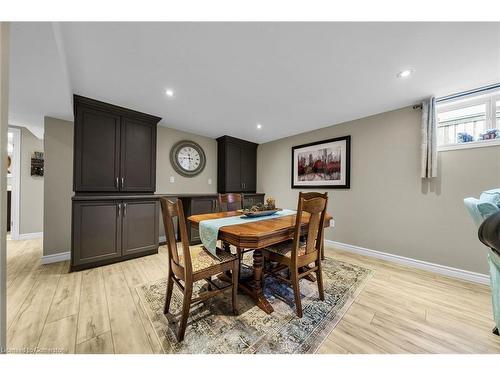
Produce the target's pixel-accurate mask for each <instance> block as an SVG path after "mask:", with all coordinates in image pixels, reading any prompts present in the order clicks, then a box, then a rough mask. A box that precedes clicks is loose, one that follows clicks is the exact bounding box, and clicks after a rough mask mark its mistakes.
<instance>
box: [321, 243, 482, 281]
mask: <svg viewBox="0 0 500 375" xmlns="http://www.w3.org/2000/svg"><path fill="white" fill-rule="evenodd" d="M325 242H326V243H327V244H328V245H331V246H333V247H335V248H336V249H339V250H344V251H348V252H351V253H356V254H360V255H364V256H368V257H372V258H377V259H382V260H386V261H388V262H393V263H398V264H402V265H405V266H409V267H414V268H418V269H421V270H425V271H429V272H434V273H437V274H439V275H443V276H449V277H454V278H456V279H461V280H466V281H471V282H473V283H479V284H485V285H490V276H489V275H485V274H482V273H477V272H472V271H467V270H462V269H459V268H453V267H448V266H443V265H441V264H436V263H430V262H425V261H423V260H418V259H412V258H407V257H403V256H401V255H395V254H389V253H384V252H382V251H377V250H371V249H366V248H364V247H360V246H355V245H350V244H346V243H342V242H337V241H331V240H325Z"/></svg>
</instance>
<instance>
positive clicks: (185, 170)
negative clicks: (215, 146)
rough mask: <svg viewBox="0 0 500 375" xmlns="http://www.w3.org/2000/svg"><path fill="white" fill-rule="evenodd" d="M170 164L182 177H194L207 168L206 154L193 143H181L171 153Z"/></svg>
mask: <svg viewBox="0 0 500 375" xmlns="http://www.w3.org/2000/svg"><path fill="white" fill-rule="evenodd" d="M170 162H171V163H172V166H173V167H174V169H175V170H176V171H177V173H179V174H180V175H182V176H185V177H194V176H196V175H198V174H200V173H201V171H203V168H205V153H204V152H203V149H202V148H201V146H200V145H199V144H197V143H195V142H193V141H180V142H177V143H176V144H175V145H174V146H173V147H172V150H171V151H170Z"/></svg>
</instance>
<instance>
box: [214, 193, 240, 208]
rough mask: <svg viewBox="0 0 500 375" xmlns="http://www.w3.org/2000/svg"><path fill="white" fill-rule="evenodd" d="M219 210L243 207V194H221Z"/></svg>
mask: <svg viewBox="0 0 500 375" xmlns="http://www.w3.org/2000/svg"><path fill="white" fill-rule="evenodd" d="M218 200H219V211H221V212H223V211H236V210H241V209H242V208H243V196H242V195H241V194H237V193H227V194H219V197H218Z"/></svg>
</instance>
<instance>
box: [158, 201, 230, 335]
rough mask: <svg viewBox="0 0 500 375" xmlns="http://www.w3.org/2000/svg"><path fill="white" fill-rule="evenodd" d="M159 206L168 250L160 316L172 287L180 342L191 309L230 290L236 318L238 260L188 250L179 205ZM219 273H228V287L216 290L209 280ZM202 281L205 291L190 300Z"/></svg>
mask: <svg viewBox="0 0 500 375" xmlns="http://www.w3.org/2000/svg"><path fill="white" fill-rule="evenodd" d="M160 202H161V209H162V216H163V225H164V226H165V234H166V237H167V247H168V276H167V293H166V297H165V308H164V314H167V313H168V312H169V309H170V301H171V299H172V292H173V288H174V283H175V284H177V286H178V287H179V289H180V290H181V291H182V293H183V302H182V311H181V318H180V322H179V330H178V332H177V340H178V341H179V342H181V341H182V340H183V339H184V334H185V332H186V327H187V320H188V316H189V309H190V307H191V305H193V304H197V303H200V302H203V301H205V300H207V299H209V298H212V297H215V296H216V295H218V294H220V293H223V292H225V291H226V290H228V289H232V311H233V314H235V315H236V314H237V291H238V258H237V257H236V256H235V255H232V254H231V253H229V252H227V251H224V250H222V249H219V248H217V251H216V253H217V256H218V258H217V257H215V256H214V255H212V254H211V253H210V252H209V251H208V250H207V249H205V248H204V247H203V246H198V247H191V248H189V240H188V234H187V229H186V221H185V219H184V210H183V207H182V201H181V200H180V199H178V200H177V201H176V202H172V201H170V200H168V199H167V198H160ZM176 217H177V219H178V225H179V230H180V235H181V241H180V247H181V249H182V253H179V248H178V246H177V243H176V241H175V234H174V233H175V232H174V218H176ZM223 272H230V273H231V275H232V277H231V283H229V284H228V285H226V286H223V287H219V286H218V285H217V284H215V283H214V282H213V281H212V276H216V275H218V274H220V273H223ZM202 280H205V281H206V282H207V283H208V291H206V292H203V293H201V294H199V296H198V297H196V298H192V295H193V285H194V283H195V282H197V281H202Z"/></svg>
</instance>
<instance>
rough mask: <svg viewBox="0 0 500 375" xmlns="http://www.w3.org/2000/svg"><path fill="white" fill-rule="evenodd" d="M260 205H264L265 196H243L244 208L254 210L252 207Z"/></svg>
mask: <svg viewBox="0 0 500 375" xmlns="http://www.w3.org/2000/svg"><path fill="white" fill-rule="evenodd" d="M259 203H261V204H263V203H264V194H244V195H243V208H252V206H256V205H257V204H259Z"/></svg>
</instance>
